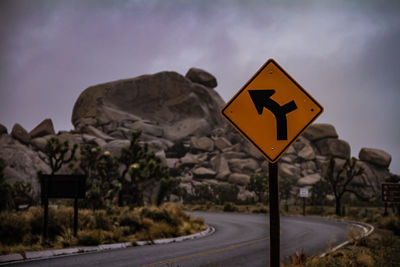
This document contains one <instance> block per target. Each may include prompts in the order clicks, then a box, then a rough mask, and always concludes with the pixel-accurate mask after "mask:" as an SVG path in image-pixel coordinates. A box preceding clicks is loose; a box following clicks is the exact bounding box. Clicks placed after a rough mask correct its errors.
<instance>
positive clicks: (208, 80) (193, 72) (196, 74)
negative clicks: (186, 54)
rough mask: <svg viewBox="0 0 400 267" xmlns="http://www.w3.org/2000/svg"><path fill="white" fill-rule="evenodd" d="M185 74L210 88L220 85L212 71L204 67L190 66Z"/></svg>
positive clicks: (195, 81) (193, 80)
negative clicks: (203, 68)
mask: <svg viewBox="0 0 400 267" xmlns="http://www.w3.org/2000/svg"><path fill="white" fill-rule="evenodd" d="M185 76H186V78H188V79H189V80H191V81H192V82H194V83H199V84H202V85H204V86H207V87H210V88H214V87H217V85H218V84H217V79H216V78H215V77H214V76H213V75H212V74H211V73H209V72H207V71H205V70H202V69H198V68H190V69H189V70H188V72H187V73H186V75H185Z"/></svg>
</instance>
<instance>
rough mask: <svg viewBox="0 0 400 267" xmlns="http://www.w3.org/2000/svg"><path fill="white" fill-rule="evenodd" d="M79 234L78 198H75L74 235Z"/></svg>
mask: <svg viewBox="0 0 400 267" xmlns="http://www.w3.org/2000/svg"><path fill="white" fill-rule="evenodd" d="M77 234H78V198H77V197H76V198H75V203H74V236H75V237H76V236H77Z"/></svg>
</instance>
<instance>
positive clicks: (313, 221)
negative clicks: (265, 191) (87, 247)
mask: <svg viewBox="0 0 400 267" xmlns="http://www.w3.org/2000/svg"><path fill="white" fill-rule="evenodd" d="M193 215H195V216H198V217H203V218H204V219H205V220H206V222H207V224H209V225H211V226H213V227H215V229H216V231H215V233H214V234H212V235H209V236H207V237H204V238H201V239H196V240H189V241H183V242H179V243H171V244H164V245H151V246H141V247H130V248H125V249H118V250H110V251H102V252H96V253H89V254H80V255H74V256H65V257H57V258H52V259H47V260H38V261H31V262H25V263H16V264H13V266H32V267H33V266H41V267H46V266H74V267H76V266H107V267H108V266H148V267H150V266H168V267H178V266H179V267H182V266H252V267H253V266H268V262H269V218H268V216H265V215H257V214H236V213H212V212H195V213H193ZM347 227H348V225H347V224H345V223H339V222H334V221H330V220H326V219H321V218H314V217H281V260H282V261H286V260H287V259H288V257H289V256H291V255H294V254H295V252H296V251H300V250H301V249H304V251H305V252H306V253H307V254H315V253H319V252H323V251H325V250H326V249H327V248H328V247H330V246H333V245H334V244H339V243H341V242H343V241H345V240H346V234H347Z"/></svg>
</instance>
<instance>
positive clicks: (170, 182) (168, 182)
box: [157, 176, 179, 205]
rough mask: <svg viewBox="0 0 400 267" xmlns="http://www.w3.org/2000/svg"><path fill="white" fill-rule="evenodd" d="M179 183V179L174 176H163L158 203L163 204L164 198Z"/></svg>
mask: <svg viewBox="0 0 400 267" xmlns="http://www.w3.org/2000/svg"><path fill="white" fill-rule="evenodd" d="M178 185H179V180H178V179H176V178H174V177H171V176H170V177H167V178H161V180H160V191H159V192H158V196H157V205H161V203H162V202H163V201H164V198H165V197H166V196H168V195H170V194H172V193H173V192H174V191H175V190H176V188H177V187H178Z"/></svg>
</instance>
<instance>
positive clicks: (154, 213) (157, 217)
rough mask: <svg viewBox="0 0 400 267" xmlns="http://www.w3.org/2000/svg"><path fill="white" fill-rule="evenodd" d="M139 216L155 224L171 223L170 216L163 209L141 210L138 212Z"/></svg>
mask: <svg viewBox="0 0 400 267" xmlns="http://www.w3.org/2000/svg"><path fill="white" fill-rule="evenodd" d="M140 216H142V217H145V218H149V219H152V220H153V221H155V222H161V221H164V222H166V223H169V224H171V223H173V220H172V218H171V216H170V215H169V214H168V211H166V210H165V209H156V208H143V209H142V211H141V212H140Z"/></svg>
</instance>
